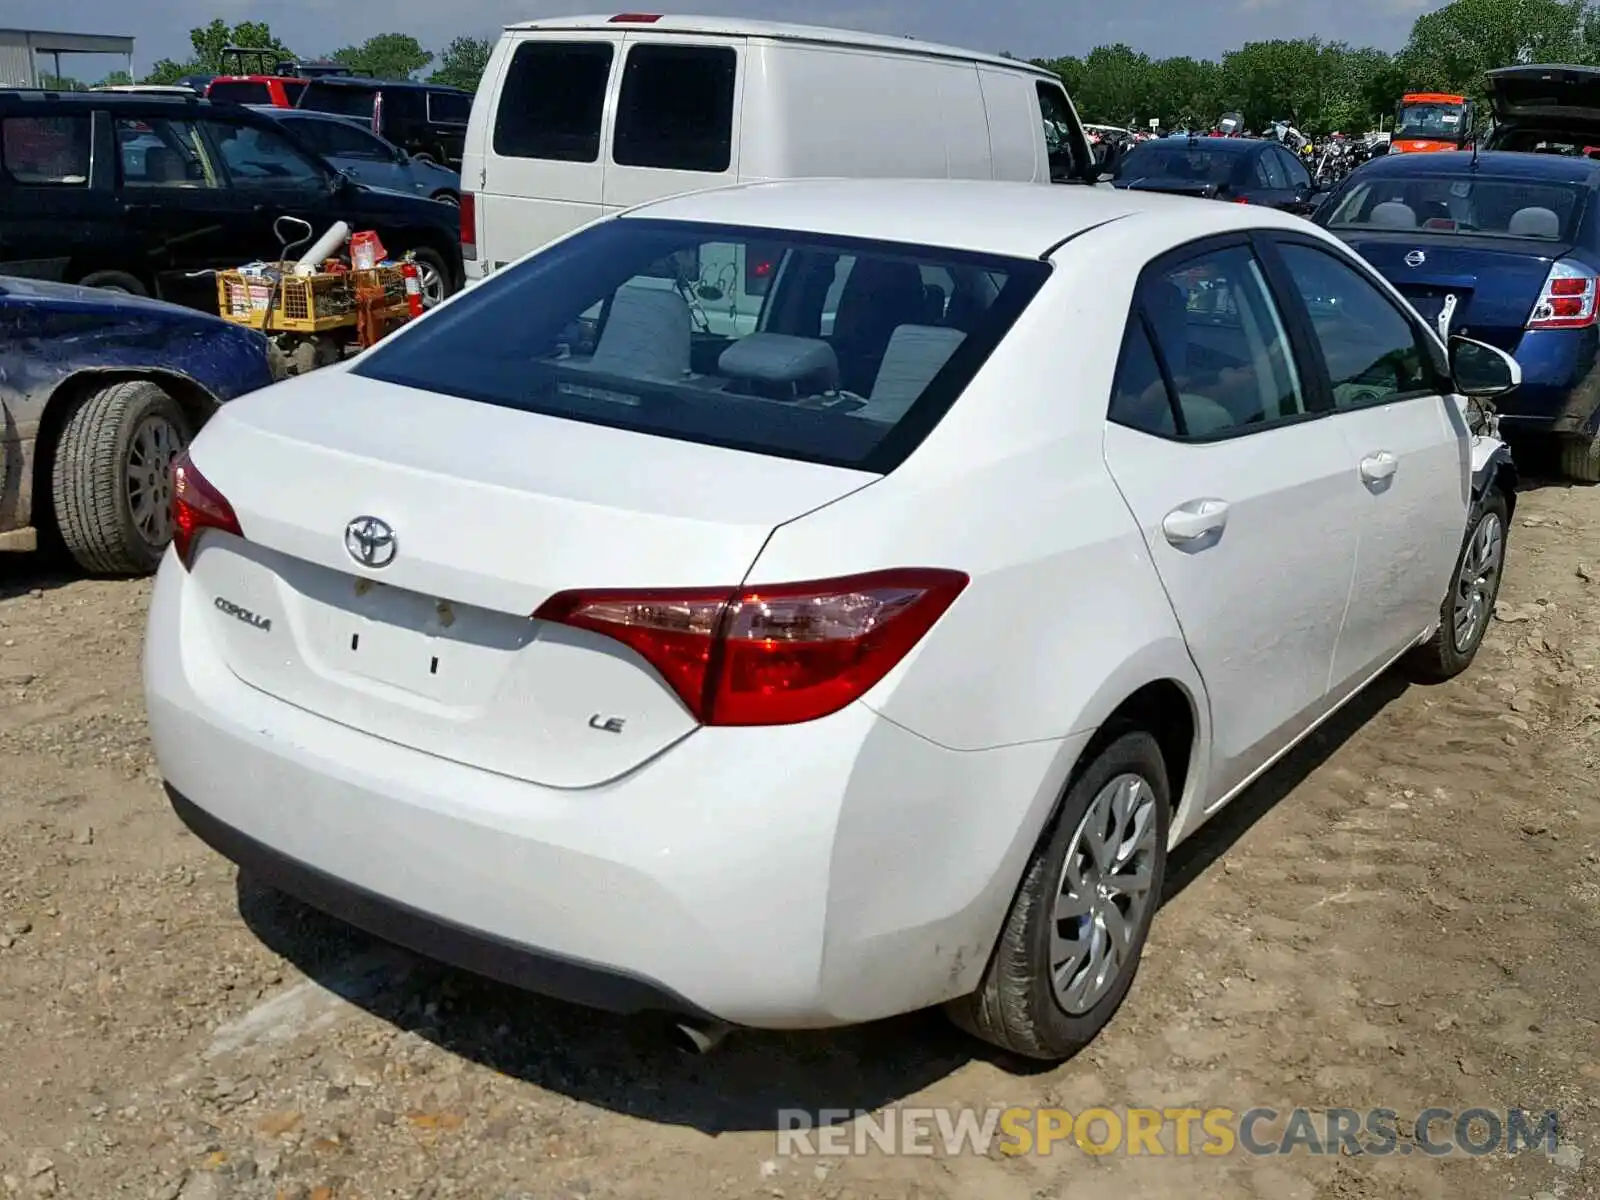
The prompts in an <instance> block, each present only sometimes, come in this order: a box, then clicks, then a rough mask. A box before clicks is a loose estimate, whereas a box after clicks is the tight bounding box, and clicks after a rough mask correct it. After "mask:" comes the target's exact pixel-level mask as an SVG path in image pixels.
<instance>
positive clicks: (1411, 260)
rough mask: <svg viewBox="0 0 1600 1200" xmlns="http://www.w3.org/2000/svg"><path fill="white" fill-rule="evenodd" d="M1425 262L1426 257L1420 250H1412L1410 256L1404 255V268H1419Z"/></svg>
mask: <svg viewBox="0 0 1600 1200" xmlns="http://www.w3.org/2000/svg"><path fill="white" fill-rule="evenodd" d="M1427 261H1428V256H1427V255H1426V254H1424V253H1423V252H1422V251H1421V250H1413V251H1412V252H1411V253H1410V254H1408V255H1406V266H1408V267H1420V266H1421V265H1422V264H1423V263H1425V262H1427Z"/></svg>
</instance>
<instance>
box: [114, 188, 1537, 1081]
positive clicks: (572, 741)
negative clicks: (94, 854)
mask: <svg viewBox="0 0 1600 1200" xmlns="http://www.w3.org/2000/svg"><path fill="white" fill-rule="evenodd" d="M1516 382H1517V374H1516V367H1515V364H1514V363H1513V362H1512V361H1511V360H1510V359H1508V358H1507V357H1506V356H1505V355H1503V354H1501V353H1500V352H1499V351H1497V350H1494V349H1492V348H1489V347H1486V346H1483V345H1480V344H1478V343H1475V342H1470V341H1467V340H1465V339H1455V340H1453V342H1452V344H1451V345H1450V346H1449V347H1448V348H1447V347H1446V346H1445V345H1444V344H1443V343H1441V342H1440V341H1439V339H1438V337H1437V336H1436V334H1435V333H1434V332H1433V331H1431V330H1430V329H1429V328H1428V327H1427V325H1426V324H1425V323H1424V322H1423V321H1421V320H1420V319H1419V318H1418V317H1417V316H1416V314H1415V313H1414V312H1412V310H1411V309H1410V308H1408V307H1407V306H1406V304H1405V303H1404V302H1403V301H1402V300H1401V299H1400V298H1399V297H1398V295H1397V294H1396V293H1395V292H1394V291H1393V290H1392V289H1391V288H1390V287H1389V286H1388V285H1387V284H1386V283H1385V282H1384V281H1383V280H1382V278H1380V277H1379V276H1378V275H1377V274H1375V273H1374V272H1372V271H1371V270H1369V269H1368V268H1367V267H1366V266H1365V265H1363V263H1362V262H1361V261H1360V260H1359V259H1357V258H1355V257H1354V256H1353V255H1352V254H1351V253H1349V252H1348V251H1346V250H1345V249H1344V247H1343V246H1342V245H1341V244H1340V243H1339V242H1338V241H1336V240H1334V239H1333V238H1332V237H1329V236H1325V235H1324V234H1323V233H1321V232H1320V231H1319V230H1317V229H1315V228H1313V227H1312V226H1310V225H1308V224H1306V223H1304V222H1302V221H1299V220H1297V219H1295V218H1292V217H1287V216H1283V215H1280V214H1278V213H1275V212H1272V211H1270V210H1268V209H1264V208H1256V207H1250V206H1245V205H1233V204H1216V203H1204V202H1198V201H1194V200H1186V199H1179V198H1171V197H1162V196H1154V195H1149V194H1140V193H1137V192H1114V191H1111V190H1106V189H1096V190H1091V189H1073V188H1049V187H1036V186H1027V185H1016V186H1013V185H1007V184H992V183H966V182H832V181H811V182H804V181H802V182H791V183H777V184H761V185H755V186H747V187H740V188H733V189H728V190H722V191H714V192H704V193H700V194H697V195H692V196H683V197H679V198H676V199H670V200H665V201H662V202H659V203H654V204H650V205H647V206H645V207H642V208H639V209H635V210H633V211H631V212H628V213H625V214H622V215H620V216H617V217H612V218H608V219H605V220H602V221H600V222H598V223H596V224H593V225H591V226H588V227H586V228H584V229H582V230H580V231H578V232H576V233H574V234H572V235H571V236H569V237H567V238H565V239H563V240H561V241H559V242H557V243H554V244H552V245H550V246H548V247H546V248H545V249H543V250H542V251H539V252H537V253H535V254H534V255H532V256H530V257H528V258H526V259H524V260H522V261H521V262H518V263H516V264H514V265H512V266H509V267H507V268H505V269H503V270H501V271H499V272H497V273H496V274H494V275H493V276H491V277H490V278H489V279H488V280H487V281H486V282H484V283H483V284H481V285H480V286H479V287H477V288H474V289H472V290H471V291H470V292H467V293H465V294H463V295H460V296H458V297H456V298H455V299H453V300H452V301H451V302H449V303H448V304H445V305H443V306H442V307H440V308H438V309H436V310H434V311H433V312H431V313H430V314H428V315H427V316H426V317H424V318H423V319H421V320H419V321H417V322H416V323H414V324H412V325H411V326H409V327H408V328H405V329H403V330H401V331H399V332H398V333H396V334H395V335H393V336H392V337H390V338H389V339H387V340H386V341H385V342H383V343H381V344H380V345H379V346H377V347H376V348H374V349H373V350H371V351H369V352H367V353H365V354H363V355H362V356H360V357H359V358H356V359H353V360H351V361H350V362H349V363H347V364H345V365H342V366H338V367H333V368H329V369H327V370H323V371H320V372H317V373H316V374H313V375H309V376H306V377H303V378H300V379H296V380H294V381H291V382H288V383H285V384H282V385H279V386H277V387H274V388H270V389H267V390H265V391H262V392H258V393H256V394H254V395H251V396H247V397H244V398H243V399H240V400H236V401H234V402H232V403H230V404H228V405H226V406H224V407H223V409H222V410H221V412H220V413H218V415H217V416H216V417H215V418H214V419H213V420H212V421H211V422H210V424H209V425H207V426H206V428H205V429H204V431H203V432H202V433H201V434H200V435H199V437H198V438H197V439H196V440H195V441H194V443H193V445H192V446H191V448H190V450H189V453H188V455H187V456H186V458H185V459H183V460H182V461H181V462H180V463H179V465H178V466H177V467H176V468H175V473H174V484H175V505H176V524H177V527H178V530H179V533H178V536H177V539H176V541H175V542H174V544H173V546H172V548H171V550H170V551H169V552H168V554H167V557H166V561H165V562H164V563H163V565H162V567H161V571H160V575H159V578H158V580H157V582H156V587H155V593H154V597H153V600H152V603H151V611H150V626H149V638H148V642H147V645H146V649H145V659H144V670H145V686H146V689H147V692H148V698H149V713H150V724H151V730H152V734H153V737H154V741H155V748H156V753H157V757H158V759H159V761H160V765H161V769H162V771H163V772H164V775H165V778H166V781H167V784H168V789H169V792H170V795H171V799H172V803H173V804H174V806H175V807H176V809H177V811H178V813H179V815H180V816H181V817H182V818H183V820H184V821H185V822H187V823H188V825H189V826H190V827H191V828H192V829H193V830H194V831H195V832H196V833H197V834H199V836H200V837H201V838H203V839H205V840H206V841H207V842H209V843H210V844H211V845H212V846H214V847H215V848H216V849H218V850H219V851H220V852H221V853H223V854H224V855H226V856H228V857H229V858H231V859H233V860H235V861H236V862H238V863H240V864H241V865H242V866H243V867H245V868H246V869H247V870H249V871H251V872H252V873H253V874H255V875H256V876H257V877H258V878H260V879H262V880H264V881H266V882H268V883H271V884H273V885H275V886H277V887H279V888H281V889H283V890H285V891H287V892H289V893H291V894H294V895H297V896H299V897H301V898H302V899H304V900H306V901H307V902H309V903H310V904H312V905H315V906H318V907H321V908H323V909H326V910H327V911H329V912H331V913H334V914H337V915H338V916H340V917H342V918H344V919H346V920H348V921H349V922H351V923H353V924H355V925H358V926H361V927H364V928H366V929H368V930H370V931H371V932H373V933H375V934H377V935H379V936H381V937H383V938H387V939H390V940H392V941H394V942H397V943H401V944H404V945H407V946H410V947H412V948H414V949H417V950H419V951H422V952H424V953H426V954H429V955H433V956H436V957H437V958H439V959H442V960H446V961H449V962H453V963H456V964H458V965H461V966H464V967H466V968H469V969H472V970H475V971H479V972H482V973H485V974H488V975H492V976H496V977H499V978H501V979H504V980H507V981H510V982H512V983H515V984H518V985H521V986H524V987H526V988H529V989H533V990H537V991H542V992H546V993H549V994H553V995H558V996H563V997H566V998H569V999H573V1000H577V1001H579V1002H582V1003H587V1004H592V1005H596V1006H601V1007H607V1008H611V1009H614V1010H618V1011H626V1012H637V1011H650V1010H662V1011H665V1012H668V1013H672V1014H675V1015H676V1017H677V1019H678V1020H679V1021H681V1022H682V1024H683V1026H684V1028H685V1029H687V1030H696V1031H699V1032H700V1033H701V1034H706V1033H707V1031H710V1030H722V1029H725V1028H727V1027H728V1026H730V1025H748V1026H761V1027H769V1028H798V1027H815V1026H828V1025H838V1024H845V1023H851V1022H859V1021H867V1020H871V1019H873V1018H877V1017H883V1016H886V1015H888V1014H893V1013H900V1012H905V1011H908V1010H912V1009H918V1008H921V1007H924V1006H929V1005H936V1004H941V1003H947V1004H948V1005H949V1006H950V1009H951V1011H952V1013H953V1014H954V1015H955V1016H956V1017H957V1019H958V1020H959V1021H961V1022H962V1023H963V1024H964V1025H966V1026H967V1027H968V1028H970V1029H972V1030H973V1031H975V1032H977V1033H978V1034H980V1035H981V1036H983V1037H985V1038H988V1039H990V1040H992V1041H993V1042H995V1043H997V1044H999V1045H1001V1046H1004V1047H1007V1048H1009V1049H1011V1050H1013V1051H1016V1052H1020V1053H1022V1054H1026V1055H1032V1056H1036V1057H1040V1058H1047V1059H1053V1058H1061V1057H1065V1056H1067V1055H1069V1054H1070V1053H1072V1052H1073V1051H1074V1050H1075V1049H1076V1048H1078V1047H1079V1046H1081V1045H1082V1044H1084V1043H1085V1042H1086V1041H1087V1040H1089V1039H1090V1038H1091V1037H1092V1036H1093V1035H1094V1034H1095V1032H1096V1031H1097V1030H1098V1029H1099V1028H1100V1027H1101V1026H1102V1025H1104V1024H1105V1022H1106V1021H1107V1020H1108V1019H1109V1018H1110V1016H1111V1015H1112V1013H1113V1012H1114V1011H1115V1010H1116V1008H1117V1006H1118V1004H1119V1003H1120V1001H1121V1000H1122V998H1123V996H1124V994H1125V993H1126V992H1127V990H1128V987H1129V985H1130V983H1131V982H1132V980H1133V976H1134V971H1135V968H1136V965H1137V962H1138V959H1139V955H1140V951H1141V949H1142V946H1143V943H1144V941H1145V938H1146V935H1147V933H1148V931H1149V928H1150V922H1151V917H1152V914H1153V911H1154V908H1155V906H1156V904H1157V902H1158V897H1159V896H1160V893H1161V885H1162V876H1163V870H1164V867H1165V863H1166V858H1167V854H1168V850H1169V847H1172V846H1174V845H1176V844H1177V843H1179V842H1181V841H1182V840H1183V839H1184V838H1185V837H1186V836H1188V835H1189V834H1192V833H1193V832H1194V831H1195V830H1196V829H1197V828H1198V827H1199V826H1200V825H1201V824H1203V823H1204V822H1205V821H1206V819H1207V818H1208V817H1210V816H1212V815H1213V814H1214V813H1216V812H1217V810H1218V809H1219V808H1221V807H1222V806H1223V805H1224V804H1226V803H1227V802H1228V800H1229V799H1230V798H1231V797H1233V796H1234V795H1236V794H1237V793H1238V792H1239V791H1240V790H1241V789H1242V788H1244V787H1245V785H1246V784H1248V783H1249V782H1250V781H1251V780H1252V779H1254V778H1255V777H1256V776H1258V775H1259V774H1261V772H1262V771H1264V770H1265V769H1266V768H1267V767H1268V766H1269V765H1270V764H1271V763H1272V762H1273V761H1274V760H1275V759H1277V758H1278V757H1280V756H1281V755H1283V754H1284V753H1285V752H1286V751H1287V750H1288V749H1289V748H1290V747H1291V746H1293V745H1294V744H1295V742H1296V741H1297V740H1299V739H1300V738H1302V737H1304V736H1305V735H1306V734H1307V732H1308V731H1310V730H1311V729H1313V728H1314V727H1315V726H1316V725H1317V724H1318V723H1319V722H1321V721H1322V720H1323V719H1324V718H1326V717H1327V716H1328V715H1329V714H1330V713H1331V712H1333V711H1334V710H1335V709H1336V708H1338V707H1339V706H1340V705H1341V704H1342V703H1344V702H1345V701H1346V700H1348V699H1349V698H1350V697H1351V695H1352V694H1353V693H1354V692H1356V691H1357V690H1358V689H1360V688H1361V687H1362V686H1363V685H1364V684H1366V683H1368V682H1369V681H1370V680H1372V679H1373V678H1374V677H1375V676H1376V675H1378V674H1379V673H1381V672H1383V671H1384V670H1385V669H1387V668H1388V667H1389V666H1391V664H1394V663H1396V662H1397V661H1398V660H1400V659H1402V658H1406V657H1409V659H1410V660H1411V664H1412V665H1413V667H1414V668H1415V669H1416V670H1419V671H1420V672H1422V673H1423V674H1425V675H1427V676H1430V677H1433V678H1440V677H1444V676H1448V675H1451V674H1453V673H1455V672H1458V671H1460V670H1462V669H1463V668H1464V667H1466V666H1467V664H1468V663H1469V662H1470V661H1471V659H1472V657H1473V655H1474V653H1475V652H1476V650H1477V648H1478V645H1479V642H1480V639H1481V638H1482V637H1483V634H1484V630H1485V627H1486V625H1487V623H1488V620H1489V614H1490V611H1491V609H1492V607H1493V605H1494V600H1495V594H1496V590H1497V588H1498V585H1499V581H1500V576H1501V571H1502V569H1503V566H1504V562H1505V557H1504V556H1505V545H1506V532H1507V524H1508V519H1509V508H1510V505H1511V502H1512V497H1511V494H1510V493H1511V484H1512V478H1511V471H1512V467H1511V464H1510V461H1509V458H1508V456H1506V455H1505V454H1504V451H1503V448H1501V447H1500V446H1499V443H1498V442H1497V441H1496V440H1495V439H1494V438H1492V437H1491V436H1489V435H1488V434H1487V433H1484V432H1482V429H1483V428H1485V427H1484V426H1483V425H1482V424H1481V422H1480V421H1479V418H1480V417H1481V415H1482V414H1481V410H1482V406H1481V405H1480V404H1479V403H1478V400H1477V398H1481V397H1488V396H1492V395H1495V394H1497V393H1500V392H1502V391H1505V390H1507V389H1508V388H1510V387H1512V386H1514V385H1515V384H1516Z"/></svg>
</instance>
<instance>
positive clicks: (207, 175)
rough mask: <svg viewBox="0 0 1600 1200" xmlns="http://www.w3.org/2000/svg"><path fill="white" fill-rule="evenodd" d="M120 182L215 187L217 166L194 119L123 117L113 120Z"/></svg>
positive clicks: (216, 184)
mask: <svg viewBox="0 0 1600 1200" xmlns="http://www.w3.org/2000/svg"><path fill="white" fill-rule="evenodd" d="M116 134H117V156H118V158H119V159H120V160H121V162H122V182H123V186H125V187H129V188H214V187H218V186H220V181H219V179H218V173H217V166H216V163H215V162H214V161H213V160H212V157H211V152H210V150H209V149H208V148H207V146H206V144H205V139H203V138H202V137H201V136H200V127H199V125H197V124H196V123H195V122H193V121H173V120H168V119H167V118H165V117H152V118H150V119H148V120H146V119H141V118H123V119H121V120H119V121H117V123H116Z"/></svg>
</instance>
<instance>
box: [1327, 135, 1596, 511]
mask: <svg viewBox="0 0 1600 1200" xmlns="http://www.w3.org/2000/svg"><path fill="white" fill-rule="evenodd" d="M1597 191H1600V162H1594V161H1592V160H1590V159H1587V158H1575V157H1565V156H1560V155H1551V154H1527V153H1482V154H1479V155H1477V156H1476V157H1474V156H1473V155H1472V153H1470V152H1468V151H1461V152H1453V151H1447V152H1444V153H1439V154H1403V155H1397V156H1394V157H1391V158H1380V159H1376V160H1374V161H1373V162H1371V163H1369V164H1367V165H1366V166H1364V167H1362V168H1361V169H1360V170H1358V171H1356V172H1355V173H1354V174H1352V175H1351V176H1350V177H1349V178H1348V179H1347V180H1346V181H1345V182H1344V183H1343V184H1342V185H1341V186H1340V188H1339V189H1338V191H1336V192H1334V193H1333V194H1332V195H1331V196H1329V197H1328V199H1327V201H1326V202H1325V203H1324V204H1323V205H1322V207H1321V208H1320V209H1319V210H1318V213H1317V217H1316V220H1317V223H1318V224H1320V225H1323V226H1325V227H1326V228H1327V229H1328V230H1329V232H1331V233H1335V234H1337V235H1338V236H1339V237H1341V238H1343V239H1344V240H1345V241H1346V242H1347V243H1349V245H1350V246H1351V247H1352V248H1353V249H1354V250H1356V251H1357V252H1359V253H1360V254H1361V255H1362V256H1363V257H1364V258H1365V259H1366V260H1367V261H1368V262H1370V263H1371V264H1372V265H1373V266H1374V267H1376V268H1377V269H1378V270H1379V271H1380V272H1381V273H1382V274H1383V276H1384V277H1385V278H1386V279H1388V280H1389V281H1390V282H1391V283H1393V284H1394V285H1395V286H1396V287H1397V288H1398V289H1399V290H1400V291H1401V292H1402V293H1403V294H1404V295H1405V296H1406V298H1407V299H1409V300H1410V301H1411V303H1412V305H1413V306H1414V307H1415V308H1416V309H1417V311H1418V312H1420V313H1421V314H1422V315H1423V316H1424V317H1426V318H1427V319H1428V320H1429V321H1432V322H1434V323H1435V324H1436V325H1437V326H1438V327H1439V330H1440V332H1441V333H1442V334H1444V333H1460V334H1465V335H1467V336H1469V337H1474V338H1478V339H1480V340H1482V341H1485V342H1489V343H1490V344H1492V345H1495V346H1499V347H1500V348H1501V349H1502V350H1505V351H1507V352H1508V353H1510V354H1512V355H1514V356H1515V357H1516V359H1517V361H1518V363H1520V364H1521V366H1522V386H1521V387H1520V388H1518V389H1517V391H1515V392H1514V393H1512V394H1511V395H1510V396H1507V397H1504V398H1502V399H1501V400H1499V401H1497V402H1496V407H1497V408H1498V409H1499V410H1500V413H1501V418H1502V427H1503V428H1504V429H1505V431H1506V433H1507V434H1511V435H1515V434H1519V433H1521V434H1541V435H1554V436H1556V437H1559V438H1560V439H1561V443H1562V465H1563V469H1564V470H1565V472H1566V473H1567V474H1568V475H1570V476H1572V477H1573V478H1575V479H1579V480H1582V481H1584V482H1588V483H1596V482H1600V446H1597V443H1596V436H1597V433H1600V374H1597V372H1596V350H1597V347H1600V326H1597V306H1596V301H1597V295H1596V279H1597V276H1600V204H1597V203H1596V202H1595V199H1596V192H1597Z"/></svg>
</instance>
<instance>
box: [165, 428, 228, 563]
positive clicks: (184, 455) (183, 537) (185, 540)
mask: <svg viewBox="0 0 1600 1200" xmlns="http://www.w3.org/2000/svg"><path fill="white" fill-rule="evenodd" d="M202 529H220V530H222V531H223V532H224V533H231V534H233V535H234V536H236V537H243V536H244V530H242V529H240V528H239V518H238V517H236V516H234V514H233V505H231V504H229V503H228V501H227V498H226V497H225V496H223V494H222V493H221V492H219V491H217V489H216V488H214V487H212V486H211V484H210V483H209V482H208V481H207V480H206V477H205V476H204V475H202V474H200V472H199V471H197V470H196V469H195V465H194V463H193V462H192V461H190V458H189V452H188V451H187V450H184V451H181V452H180V453H179V454H178V457H176V458H175V459H173V460H172V547H173V549H175V550H176V551H177V552H178V557H179V558H180V559H182V560H183V565H184V566H185V567H187V566H188V565H189V564H190V563H191V562H193V561H194V544H195V540H196V538H198V537H199V535H200V531H201V530H202Z"/></svg>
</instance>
